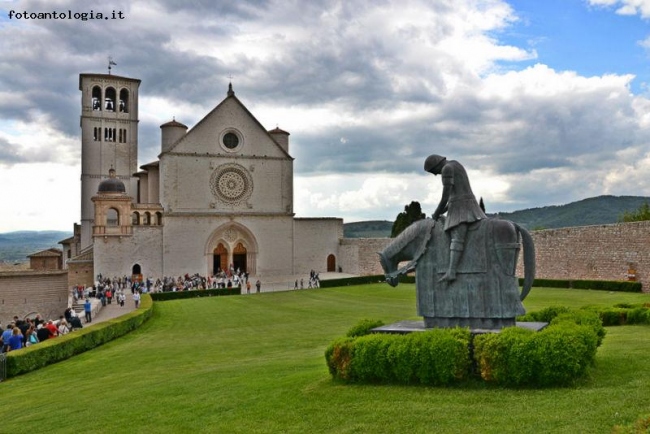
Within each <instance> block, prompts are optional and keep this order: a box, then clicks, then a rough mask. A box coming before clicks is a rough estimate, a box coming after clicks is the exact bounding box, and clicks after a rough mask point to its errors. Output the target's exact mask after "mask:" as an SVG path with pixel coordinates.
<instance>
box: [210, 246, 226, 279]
mask: <svg viewBox="0 0 650 434" xmlns="http://www.w3.org/2000/svg"><path fill="white" fill-rule="evenodd" d="M227 269H228V250H227V249H226V248H225V247H224V245H223V243H219V245H218V246H217V248H216V249H214V251H213V252H212V275H215V274H217V273H218V272H219V271H222V270H227Z"/></svg>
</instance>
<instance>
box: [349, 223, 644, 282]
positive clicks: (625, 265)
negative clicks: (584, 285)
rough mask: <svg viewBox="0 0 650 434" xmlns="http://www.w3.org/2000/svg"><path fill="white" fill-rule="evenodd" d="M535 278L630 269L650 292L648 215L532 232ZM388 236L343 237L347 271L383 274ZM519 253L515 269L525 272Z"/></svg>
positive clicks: (607, 275) (618, 275)
mask: <svg viewBox="0 0 650 434" xmlns="http://www.w3.org/2000/svg"><path fill="white" fill-rule="evenodd" d="M531 235H532V237H533V240H534V242H535V257H536V262H537V273H536V277H537V278H545V279H587V280H628V269H630V268H632V269H634V270H635V275H636V276H635V279H636V280H637V281H639V282H641V283H642V284H643V290H644V292H650V221H645V222H634V223H615V224H608V225H594V226H577V227H569V228H561V229H547V230H541V231H533V232H531ZM390 241H391V239H390V238H343V239H341V243H340V246H339V255H340V258H341V261H340V264H341V266H342V268H343V272H345V273H351V274H357V275H372V274H383V271H382V270H381V266H380V265H379V261H378V259H377V254H376V252H379V251H381V250H382V249H383V248H384V247H385V246H386V245H388V243H389V242H390ZM522 262H523V259H522V258H521V255H520V258H519V261H518V264H517V275H518V276H523V268H522Z"/></svg>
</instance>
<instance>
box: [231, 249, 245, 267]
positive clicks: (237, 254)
mask: <svg viewBox="0 0 650 434" xmlns="http://www.w3.org/2000/svg"><path fill="white" fill-rule="evenodd" d="M232 262H233V266H234V267H235V271H237V270H241V271H242V272H245V271H246V247H244V245H243V244H242V243H238V244H237V246H236V247H235V249H234V250H233V251H232Z"/></svg>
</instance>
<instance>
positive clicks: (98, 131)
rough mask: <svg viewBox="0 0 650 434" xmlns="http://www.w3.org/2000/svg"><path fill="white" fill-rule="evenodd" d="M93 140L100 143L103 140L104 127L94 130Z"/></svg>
mask: <svg viewBox="0 0 650 434" xmlns="http://www.w3.org/2000/svg"><path fill="white" fill-rule="evenodd" d="M93 140H94V141H96V142H100V141H101V140H102V127H95V128H93Z"/></svg>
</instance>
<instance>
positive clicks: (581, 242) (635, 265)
mask: <svg viewBox="0 0 650 434" xmlns="http://www.w3.org/2000/svg"><path fill="white" fill-rule="evenodd" d="M531 235H532V237H533V240H534V242H535V257H536V261H537V273H536V277H537V278H543V279H587V280H628V269H630V268H632V269H634V270H635V272H636V273H635V274H636V277H635V279H636V280H637V281H638V282H641V284H642V285H643V290H644V292H650V221H644V222H634V223H615V224H608V225H594V226H578V227H570V228H561V229H546V230H542V231H534V232H531ZM521 262H522V260H521V258H520V260H519V263H518V264H517V265H518V266H517V274H518V275H520V276H521V275H523V271H522V264H521Z"/></svg>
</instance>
